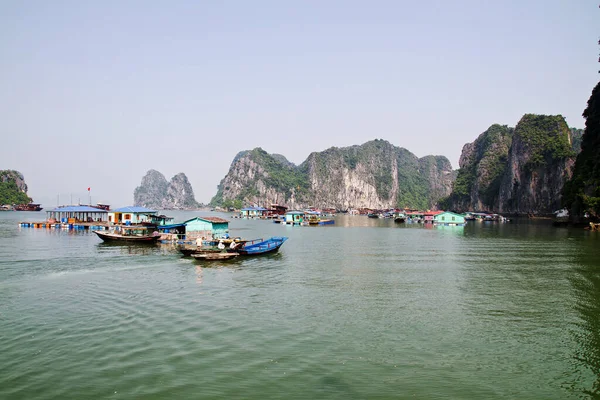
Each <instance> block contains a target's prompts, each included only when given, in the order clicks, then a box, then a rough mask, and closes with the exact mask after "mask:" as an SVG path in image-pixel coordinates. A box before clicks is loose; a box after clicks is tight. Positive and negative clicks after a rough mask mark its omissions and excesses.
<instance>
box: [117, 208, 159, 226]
mask: <svg viewBox="0 0 600 400" xmlns="http://www.w3.org/2000/svg"><path fill="white" fill-rule="evenodd" d="M156 213H157V211H156V210H150V209H148V208H146V207H133V206H130V207H121V208H117V209H116V210H112V211H109V212H108V222H111V223H113V224H143V223H147V224H151V223H155V222H154V221H153V217H154V216H156Z"/></svg>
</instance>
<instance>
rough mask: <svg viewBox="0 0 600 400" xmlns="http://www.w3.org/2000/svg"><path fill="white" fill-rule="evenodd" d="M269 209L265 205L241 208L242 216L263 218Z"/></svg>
mask: <svg viewBox="0 0 600 400" xmlns="http://www.w3.org/2000/svg"><path fill="white" fill-rule="evenodd" d="M267 211H268V210H267V209H266V208H263V207H246V208H242V209H241V210H240V218H248V219H251V218H263V217H264V216H265V214H266V213H267Z"/></svg>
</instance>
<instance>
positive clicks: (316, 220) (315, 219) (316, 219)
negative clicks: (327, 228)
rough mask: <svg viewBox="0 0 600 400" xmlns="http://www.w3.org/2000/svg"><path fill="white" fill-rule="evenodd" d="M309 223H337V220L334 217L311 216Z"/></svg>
mask: <svg viewBox="0 0 600 400" xmlns="http://www.w3.org/2000/svg"><path fill="white" fill-rule="evenodd" d="M308 224H309V225H331V224H335V221H334V220H332V219H326V218H321V217H315V216H311V217H310V218H309V219H308Z"/></svg>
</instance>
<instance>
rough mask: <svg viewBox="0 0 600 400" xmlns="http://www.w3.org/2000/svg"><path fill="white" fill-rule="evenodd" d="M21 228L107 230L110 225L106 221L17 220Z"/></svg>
mask: <svg viewBox="0 0 600 400" xmlns="http://www.w3.org/2000/svg"><path fill="white" fill-rule="evenodd" d="M19 226H20V227H21V228H39V229H65V230H70V229H75V230H85V229H88V230H107V229H109V228H110V227H111V226H112V225H109V224H108V223H107V222H71V223H68V222H48V221H43V222H19Z"/></svg>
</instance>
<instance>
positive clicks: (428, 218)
mask: <svg viewBox="0 0 600 400" xmlns="http://www.w3.org/2000/svg"><path fill="white" fill-rule="evenodd" d="M442 212H443V211H426V212H424V213H423V222H424V223H426V224H433V223H434V222H435V217H436V216H437V215H439V214H441V213H442Z"/></svg>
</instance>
